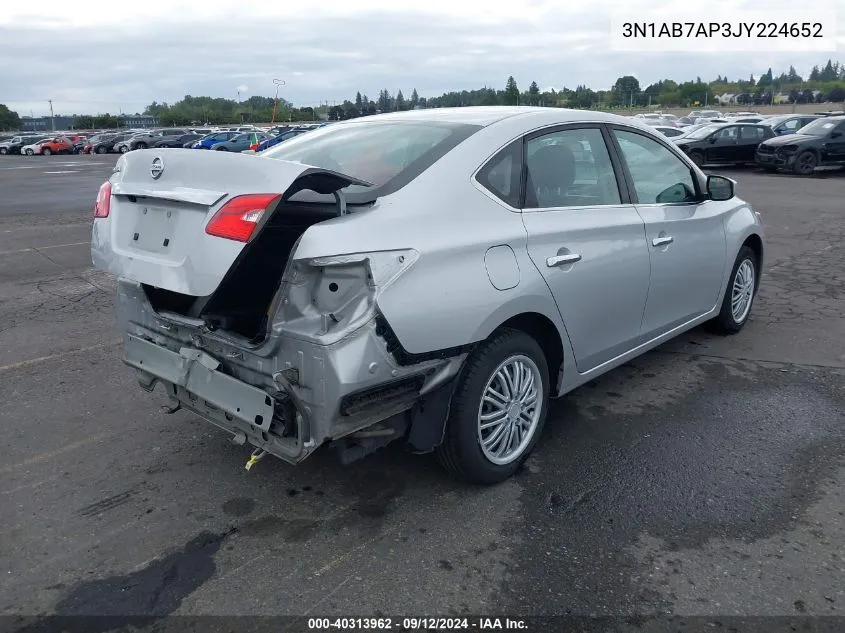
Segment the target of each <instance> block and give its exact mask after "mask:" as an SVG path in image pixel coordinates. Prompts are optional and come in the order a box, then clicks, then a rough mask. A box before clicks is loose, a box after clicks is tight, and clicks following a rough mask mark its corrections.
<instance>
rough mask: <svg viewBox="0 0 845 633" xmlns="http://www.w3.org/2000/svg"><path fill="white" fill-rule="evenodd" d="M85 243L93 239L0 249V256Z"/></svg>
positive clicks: (89, 242)
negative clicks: (8, 249) (16, 248)
mask: <svg viewBox="0 0 845 633" xmlns="http://www.w3.org/2000/svg"><path fill="white" fill-rule="evenodd" d="M83 244H88V245H90V244H91V241H90V240H89V241H87V242H70V243H69V244H51V245H49V246H38V247H34V246H33V247H31V248H20V249H18V250H14V251H0V256H2V255H15V254H17V253H31V252H37V251H44V250H47V249H48V248H65V247H66V246H82V245H83Z"/></svg>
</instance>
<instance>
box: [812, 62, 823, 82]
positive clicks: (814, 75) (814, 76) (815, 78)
mask: <svg viewBox="0 0 845 633" xmlns="http://www.w3.org/2000/svg"><path fill="white" fill-rule="evenodd" d="M820 78H821V71H820V70H819V67H818V66H813V69H812V70H811V71H810V81H819V79H820Z"/></svg>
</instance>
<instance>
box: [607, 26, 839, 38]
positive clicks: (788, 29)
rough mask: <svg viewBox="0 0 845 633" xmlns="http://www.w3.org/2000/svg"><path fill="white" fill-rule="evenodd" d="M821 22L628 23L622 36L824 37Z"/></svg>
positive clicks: (623, 29)
mask: <svg viewBox="0 0 845 633" xmlns="http://www.w3.org/2000/svg"><path fill="white" fill-rule="evenodd" d="M822 30H823V29H822V24H821V22H624V23H623V24H622V33H621V35H622V37H625V38H638V37H647V38H655V37H667V38H674V37H682V38H697V37H705V38H717V37H724V38H823V37H824V36H825V34H824V33H823V32H822Z"/></svg>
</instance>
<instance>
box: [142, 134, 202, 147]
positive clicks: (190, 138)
mask: <svg viewBox="0 0 845 633" xmlns="http://www.w3.org/2000/svg"><path fill="white" fill-rule="evenodd" d="M201 138H202V135H201V134H194V133H193V132H188V133H186V134H182V135H181V136H165V137H164V138H162V139H161V140H160V141H156V143H155V145H154V147H185V146H186V144H187V145H192V144H194V143H196V142H197V140H198V139H201Z"/></svg>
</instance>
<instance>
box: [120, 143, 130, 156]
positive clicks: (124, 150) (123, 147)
mask: <svg viewBox="0 0 845 633" xmlns="http://www.w3.org/2000/svg"><path fill="white" fill-rule="evenodd" d="M128 151H129V147H127V146H126V145H121V146H120V153H121V154H125V153H126V152H128Z"/></svg>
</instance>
